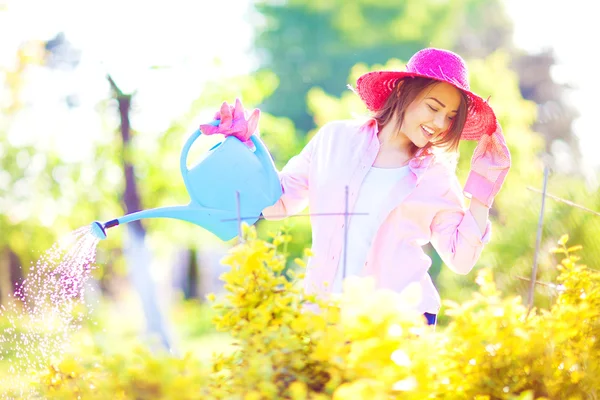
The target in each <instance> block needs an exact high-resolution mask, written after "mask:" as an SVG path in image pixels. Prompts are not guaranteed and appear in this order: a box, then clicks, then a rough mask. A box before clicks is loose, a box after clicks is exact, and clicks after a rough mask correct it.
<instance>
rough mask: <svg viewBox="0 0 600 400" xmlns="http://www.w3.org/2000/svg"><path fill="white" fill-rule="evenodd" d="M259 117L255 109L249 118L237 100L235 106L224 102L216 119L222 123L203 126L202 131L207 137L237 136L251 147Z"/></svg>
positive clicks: (258, 112)
mask: <svg viewBox="0 0 600 400" xmlns="http://www.w3.org/2000/svg"><path fill="white" fill-rule="evenodd" d="M259 117H260V110H259V109H254V111H252V114H250V116H249V117H247V113H246V111H245V110H244V107H243V106H242V102H241V100H240V99H237V98H236V99H235V106H231V105H229V104H227V102H223V104H222V105H221V109H220V110H219V111H217V112H216V114H215V117H214V118H215V119H216V120H220V121H221V122H220V123H219V125H218V126H214V125H210V124H202V125H200V130H201V131H202V133H204V134H205V135H212V134H215V133H220V134H222V135H226V136H235V137H237V138H238V139H239V140H240V141H242V142H244V143H246V144H248V145H249V146H250V147H251V146H252V145H253V144H252V142H251V141H250V136H252V135H253V134H254V133H255V132H256V129H257V127H258V119H259Z"/></svg>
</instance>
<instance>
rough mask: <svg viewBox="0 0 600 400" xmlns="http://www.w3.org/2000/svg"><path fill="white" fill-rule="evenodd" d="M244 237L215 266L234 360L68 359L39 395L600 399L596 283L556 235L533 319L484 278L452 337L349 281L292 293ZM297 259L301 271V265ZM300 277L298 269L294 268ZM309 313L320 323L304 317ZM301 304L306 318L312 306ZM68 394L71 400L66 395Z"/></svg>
mask: <svg viewBox="0 0 600 400" xmlns="http://www.w3.org/2000/svg"><path fill="white" fill-rule="evenodd" d="M286 240H289V237H287V236H281V235H279V236H276V237H275V238H274V240H273V242H272V243H268V242H266V241H263V240H259V239H257V238H256V233H255V231H254V229H253V228H248V227H246V228H245V241H244V242H242V243H241V244H239V245H238V246H236V247H235V248H233V249H232V251H231V252H230V254H229V255H228V256H227V257H226V258H225V259H224V260H223V262H224V263H225V264H226V265H228V266H230V270H229V271H228V272H226V273H225V274H223V276H222V279H223V281H224V282H225V287H226V289H227V295H226V296H225V298H224V299H220V300H219V299H214V297H213V296H210V298H211V299H212V300H211V301H213V303H214V304H213V307H214V309H215V312H216V317H215V320H214V323H215V326H216V328H217V329H218V330H221V331H226V332H229V333H230V334H231V335H232V336H233V339H234V340H235V345H236V350H235V351H233V352H232V353H230V354H225V355H218V356H215V358H214V359H213V361H212V364H211V365H210V368H209V369H203V368H201V367H200V366H198V365H197V363H196V362H195V361H194V359H193V357H191V356H188V357H186V358H184V359H177V358H174V357H157V356H152V355H150V354H149V353H144V352H140V353H138V354H137V355H136V356H134V357H130V358H119V357H116V358H115V357H113V358H105V359H101V360H99V362H97V363H95V364H94V365H92V366H86V367H83V366H81V365H78V364H77V363H75V362H74V361H72V360H65V361H63V363H62V364H60V365H58V366H56V365H55V366H52V367H51V368H50V369H49V371H48V372H47V373H46V374H45V375H44V376H43V377H42V380H41V385H40V387H41V388H42V391H43V394H44V396H45V397H47V398H76V397H77V396H78V395H79V396H80V398H84V399H93V398H121V399H154V398H157V399H158V398H161V399H293V400H300V399H390V398H398V399H425V398H441V399H480V400H483V399H523V400H524V399H593V398H598V396H599V395H600V392H599V389H600V379H598V377H599V376H600V363H599V361H600V356H599V354H600V344H599V340H598V339H599V338H600V318H599V317H600V273H598V271H594V270H592V269H589V268H587V267H585V266H582V265H578V264H577V261H578V258H577V257H576V256H575V255H574V254H573V252H574V251H576V250H578V248H568V247H567V246H566V243H567V238H566V237H563V238H561V241H559V248H557V249H556V250H555V252H556V253H557V254H562V255H563V257H564V258H563V260H562V261H561V263H560V265H559V266H558V270H559V272H560V275H559V278H558V282H557V283H558V285H559V286H558V287H557V288H558V294H557V298H556V302H555V304H554V305H553V306H552V308H551V309H549V310H533V311H532V312H531V313H528V310H527V308H526V307H525V306H524V305H523V303H522V300H521V299H520V298H518V297H505V296H502V294H501V293H499V292H498V290H497V289H496V287H495V285H494V281H493V277H492V274H491V272H490V271H489V270H481V271H479V273H478V275H477V278H476V280H477V283H478V285H479V290H478V292H476V293H475V294H474V296H473V298H472V299H471V300H470V301H468V302H466V303H464V304H460V305H459V304H452V303H448V302H447V303H446V313H448V314H449V315H450V323H449V325H448V326H447V327H443V328H442V327H438V328H437V329H435V330H434V329H432V328H430V327H428V326H426V325H425V323H424V319H423V318H422V316H420V315H413V314H409V313H407V312H403V311H401V310H400V309H399V308H398V307H397V304H399V302H400V301H401V299H400V297H399V296H398V295H396V294H394V293H390V292H385V291H377V290H374V286H373V282H372V281H370V280H369V279H362V280H358V279H350V280H348V281H347V284H346V286H345V292H344V294H343V295H342V296H341V298H340V299H335V300H330V301H329V302H324V301H322V300H319V299H316V298H314V296H307V295H306V294H305V293H304V292H303V290H302V289H301V281H302V278H303V274H302V273H295V272H293V271H290V272H288V273H287V274H288V275H289V276H287V277H285V276H284V275H283V274H282V271H284V268H285V264H286V260H285V257H284V256H282V255H281V254H280V253H279V252H278V247H279V245H281V244H283V243H284V242H285V241H286ZM298 261H299V260H298ZM298 264H299V268H300V269H301V268H303V263H302V262H298ZM315 305H316V306H318V307H319V309H320V312H318V313H314V312H312V311H310V309H311V307H313V306H315ZM309 306H310V307H309ZM69 396H70V397H69Z"/></svg>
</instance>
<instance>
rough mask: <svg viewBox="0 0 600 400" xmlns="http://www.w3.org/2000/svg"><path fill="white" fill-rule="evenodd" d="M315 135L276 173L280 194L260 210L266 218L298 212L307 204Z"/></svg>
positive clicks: (280, 217) (279, 218)
mask: <svg viewBox="0 0 600 400" xmlns="http://www.w3.org/2000/svg"><path fill="white" fill-rule="evenodd" d="M318 136H319V133H317V135H315V136H314V137H313V138H312V139H311V140H310V141H309V142H308V144H307V145H306V146H305V147H304V148H303V149H302V151H301V152H300V153H299V154H298V155H296V156H294V157H292V158H290V160H289V161H288V163H287V164H286V165H285V167H283V169H282V170H281V171H280V172H279V173H278V174H279V180H280V181H281V189H282V195H281V197H280V198H279V200H278V201H277V202H276V203H275V204H273V205H272V206H269V207H267V208H265V209H264V210H263V212H262V214H263V216H264V218H265V219H267V220H281V219H284V218H286V217H288V216H290V215H294V214H298V213H299V212H301V211H302V210H304V209H305V208H306V207H307V206H308V185H309V171H310V164H311V159H312V154H313V150H314V147H315V146H316V142H317V140H318V139H317V137H318Z"/></svg>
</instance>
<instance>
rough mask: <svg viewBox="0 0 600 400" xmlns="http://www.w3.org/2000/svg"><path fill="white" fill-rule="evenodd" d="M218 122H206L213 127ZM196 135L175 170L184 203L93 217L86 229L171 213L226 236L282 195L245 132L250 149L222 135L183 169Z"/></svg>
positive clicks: (266, 159)
mask: <svg viewBox="0 0 600 400" xmlns="http://www.w3.org/2000/svg"><path fill="white" fill-rule="evenodd" d="M219 122H220V121H219V120H215V121H212V122H211V123H210V124H211V125H214V126H218V125H219ZM201 134H202V132H201V131H200V130H197V131H195V132H194V133H193V134H192V135H191V136H190V137H189V139H188V140H187V142H186V143H185V145H184V146H183V150H182V151H181V159H180V167H181V175H182V176H183V181H184V183H185V187H186V189H187V191H188V193H189V195H190V198H191V201H190V203H189V204H188V205H185V206H173V207H162V208H154V209H150V210H143V211H138V212H134V213H131V214H128V215H125V216H123V217H120V218H117V219H113V220H111V221H108V222H105V223H101V222H98V221H95V222H93V223H92V226H91V228H92V233H93V234H94V235H95V236H96V237H98V238H99V239H106V229H108V228H111V227H113V226H117V225H121V224H124V223H127V222H131V221H136V220H139V219H142V218H173V219H179V220H182V221H187V222H191V223H193V224H196V225H199V226H201V227H203V228H205V229H207V230H208V231H210V232H212V233H213V234H215V235H216V236H217V237H219V238H220V239H221V240H224V241H227V240H230V239H233V238H234V237H235V236H236V235H238V234H239V222H240V218H242V219H243V220H244V221H245V222H247V223H248V224H250V225H252V224H254V223H255V222H256V221H257V220H258V219H259V218H260V215H261V213H262V210H263V209H265V208H266V207H268V206H271V205H273V204H275V203H276V202H277V200H279V198H280V197H281V194H282V190H281V184H280V182H279V177H278V175H277V170H276V169H275V165H274V163H273V159H272V158H271V155H270V154H269V151H268V150H267V148H266V146H265V145H264V144H263V142H262V141H261V140H260V139H259V138H258V137H257V136H256V135H252V136H251V137H250V139H251V140H252V143H253V144H254V147H255V149H254V150H252V149H250V148H249V147H248V146H246V145H245V144H244V143H242V142H241V141H240V140H239V139H238V138H237V137H235V136H227V137H226V138H225V139H224V140H223V141H221V142H219V143H217V144H216V145H215V146H213V147H212V148H211V149H210V150H209V151H208V153H207V154H206V155H205V156H204V157H203V158H202V159H201V160H200V161H199V162H198V163H197V164H196V165H195V166H194V167H192V168H191V169H188V167H187V156H188V153H189V151H190V148H191V147H192V144H194V142H195V141H196V139H198V138H199V137H200V135H201Z"/></svg>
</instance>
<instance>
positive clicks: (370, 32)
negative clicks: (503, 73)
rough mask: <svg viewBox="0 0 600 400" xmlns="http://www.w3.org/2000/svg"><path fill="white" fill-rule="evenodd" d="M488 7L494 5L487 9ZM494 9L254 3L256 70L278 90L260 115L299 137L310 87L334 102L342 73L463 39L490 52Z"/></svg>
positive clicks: (475, 0)
mask: <svg viewBox="0 0 600 400" xmlns="http://www.w3.org/2000/svg"><path fill="white" fill-rule="evenodd" d="M490 3H493V4H492V5H491V6H490ZM498 3H499V2H496V1H494V2H490V1H481V0H456V1H452V2H447V1H435V0H428V1H412V0H401V1H399V0H383V1H381V0H378V1H373V0H354V1H345V0H327V1H313V0H290V1H285V2H281V1H272V0H263V1H260V2H257V5H256V9H257V11H258V12H259V13H260V14H261V16H262V17H263V18H262V19H257V21H260V22H258V23H257V24H256V28H255V30H256V32H257V35H256V40H255V46H256V48H257V49H258V50H259V53H258V54H259V55H260V56H262V57H261V65H262V67H264V68H268V69H269V70H271V71H273V72H274V73H275V74H276V75H277V76H278V77H280V79H281V83H280V85H279V86H278V87H277V90H276V91H275V92H274V93H273V95H272V96H270V97H269V98H267V99H266V101H265V103H264V109H265V110H266V111H268V112H271V113H273V114H275V115H279V116H286V117H288V118H290V119H291V120H292V121H293V122H294V124H295V125H296V126H297V127H298V129H300V130H301V131H304V132H306V131H308V130H310V129H312V128H313V127H314V122H313V121H312V120H311V118H310V116H309V114H308V113H307V109H306V103H305V98H306V94H307V93H308V92H309V91H310V90H311V88H313V87H315V86H316V87H320V88H322V89H323V90H324V91H325V92H326V93H329V94H331V95H333V96H339V95H340V94H341V93H342V92H343V91H344V90H345V83H346V82H345V73H346V72H347V71H349V70H350V69H351V68H352V66H353V65H355V64H356V63H357V62H365V63H367V64H375V63H385V62H386V61H387V60H389V59H390V58H402V59H408V58H409V57H410V56H411V55H412V54H413V53H415V52H416V51H417V50H420V49H421V48H424V47H428V46H435V47H445V48H450V49H452V48H454V47H455V46H456V44H457V42H461V40H460V38H461V35H463V32H465V34H469V35H470V36H471V37H469V39H470V40H469V43H477V45H478V46H476V47H481V46H486V45H488V44H490V43H488V42H490V41H489V40H487V38H488V37H489V36H493V37H494V40H493V41H491V43H493V44H494V45H497V44H499V43H498V42H499V41H502V39H498V36H499V35H498V29H497V27H496V25H497V24H496V23H494V24H491V23H490V22H491V21H492V20H493V21H494V22H495V21H496V20H498V19H501V20H502V15H504V13H503V10H502V7H501V6H498V7H496V8H494V12H490V11H486V10H487V9H486V7H487V8H490V7H492V8H493V5H497V4H498ZM483 21H485V23H484V22H483ZM504 26H506V24H504ZM473 30H476V33H474V32H472V31H473ZM490 32H493V33H494V35H491V34H490ZM473 36H475V37H474V38H473ZM502 37H506V35H502ZM495 49H496V47H494V48H493V50H495ZM468 50H469V51H470V50H471V49H470V48H469V49H468ZM486 50H487V49H486ZM465 51H467V49H465ZM486 54H487V53H486ZM340 72H341V73H340Z"/></svg>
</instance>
